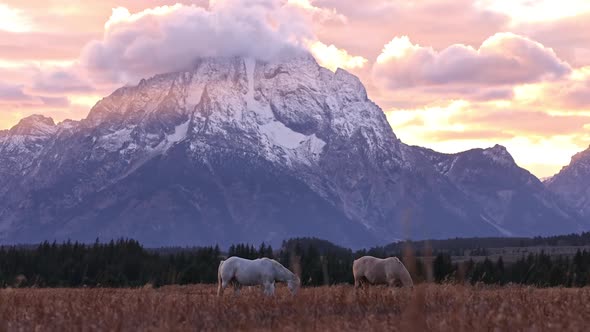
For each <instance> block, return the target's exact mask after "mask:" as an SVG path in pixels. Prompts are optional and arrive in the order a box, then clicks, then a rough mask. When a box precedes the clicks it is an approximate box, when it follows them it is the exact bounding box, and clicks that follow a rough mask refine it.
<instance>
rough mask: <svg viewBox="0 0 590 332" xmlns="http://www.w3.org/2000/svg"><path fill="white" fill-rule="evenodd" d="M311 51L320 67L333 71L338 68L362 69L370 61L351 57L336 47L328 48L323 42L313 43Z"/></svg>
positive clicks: (310, 47)
mask: <svg viewBox="0 0 590 332" xmlns="http://www.w3.org/2000/svg"><path fill="white" fill-rule="evenodd" d="M309 49H310V51H311V54H313V56H314V57H315V59H316V60H317V61H318V63H319V64H320V65H322V66H324V67H326V68H328V69H330V70H332V71H335V70H336V69H337V68H343V69H355V68H362V67H363V66H364V65H365V64H366V63H367V61H368V60H367V59H365V58H363V57H362V56H354V55H350V54H348V52H347V51H346V50H342V49H339V48H337V47H336V46H334V45H330V46H328V45H326V44H324V43H322V42H321V41H316V42H314V43H311V44H310V45H309Z"/></svg>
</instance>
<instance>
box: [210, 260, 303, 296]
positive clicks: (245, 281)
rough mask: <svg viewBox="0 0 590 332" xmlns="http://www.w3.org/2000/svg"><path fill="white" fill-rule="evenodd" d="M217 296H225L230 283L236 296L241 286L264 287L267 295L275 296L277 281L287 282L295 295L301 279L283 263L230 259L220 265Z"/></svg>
mask: <svg viewBox="0 0 590 332" xmlns="http://www.w3.org/2000/svg"><path fill="white" fill-rule="evenodd" d="M217 279H218V287H217V296H221V295H223V290H224V289H225V287H227V286H228V285H229V284H230V283H233V285H234V292H235V294H239V292H240V285H243V286H256V285H262V287H263V292H264V294H266V295H274V291H275V281H278V282H286V283H287V285H288V287H289V290H290V291H291V293H292V294H293V295H295V293H297V289H298V288H299V284H300V282H299V278H298V277H297V276H296V275H295V274H294V273H293V272H291V271H289V270H288V269H287V268H286V267H284V266H283V265H281V263H279V262H277V261H275V260H274V259H269V258H259V259H254V260H250V259H244V258H240V257H230V258H228V259H226V260H224V261H221V263H219V269H218V271H217Z"/></svg>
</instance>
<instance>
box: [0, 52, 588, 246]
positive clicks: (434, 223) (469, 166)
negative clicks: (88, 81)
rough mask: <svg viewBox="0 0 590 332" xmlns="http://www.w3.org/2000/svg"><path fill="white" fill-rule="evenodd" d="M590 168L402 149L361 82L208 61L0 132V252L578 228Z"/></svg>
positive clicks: (282, 66)
mask: <svg viewBox="0 0 590 332" xmlns="http://www.w3.org/2000/svg"><path fill="white" fill-rule="evenodd" d="M585 153H586V157H584V158H585V159H586V160H588V159H590V158H588V155H590V153H588V152H585ZM583 154H584V153H583ZM581 158H582V157H580V158H578V159H581ZM585 165H586V166H575V165H574V163H572V165H570V166H569V167H568V168H566V169H564V170H563V171H562V172H561V173H560V174H559V175H557V176H555V177H554V178H553V179H551V181H550V182H549V183H548V184H547V187H546V186H545V185H543V183H541V181H540V180H538V179H537V178H536V177H535V176H533V175H531V174H530V173H529V172H528V171H526V170H524V169H522V168H520V167H518V166H517V165H516V164H515V162H514V160H513V159H512V157H511V156H510V154H509V153H508V152H507V151H506V149H505V148H504V147H502V146H499V145H496V146H494V147H492V148H489V149H474V150H469V151H465V152H462V153H458V154H442V153H438V152H435V151H432V150H429V149H425V148H421V147H416V146H409V145H406V144H404V143H402V142H401V141H400V140H399V139H398V138H397V137H396V136H395V134H394V133H393V131H392V130H391V127H390V125H389V123H388V122H387V120H386V118H385V114H384V113H383V111H382V110H381V109H380V108H379V107H378V106H377V105H375V104H374V103H373V102H372V101H370V100H369V99H368V98H367V93H366V91H365V88H364V86H363V84H362V83H361V82H360V81H359V79H358V78H357V77H355V76H353V75H351V74H350V73H348V72H346V71H344V70H341V69H338V70H337V71H336V72H335V73H334V72H331V71H330V70H328V69H325V68H322V67H320V66H319V65H318V64H317V63H316V62H315V60H314V59H313V57H311V56H299V57H293V58H288V59H283V60H281V61H276V62H260V61H254V60H252V59H243V58H206V59H201V60H199V61H197V62H196V63H195V65H194V67H192V68H190V69H188V70H186V71H182V72H174V73H167V74H163V75H158V76H155V77H153V78H150V79H147V80H142V81H141V82H140V83H139V84H138V85H137V86H133V87H123V88H120V89H118V90H117V91H115V92H114V93H113V94H111V95H110V96H108V97H106V98H103V99H102V100H101V101H100V102H98V103H97V104H96V105H95V106H94V107H93V108H92V109H91V111H90V113H89V114H88V116H87V118H86V119H83V120H81V121H64V122H61V123H59V124H55V123H54V121H53V120H52V119H50V118H47V117H43V116H40V115H34V116H30V117H28V118H25V119H22V120H21V121H20V122H19V123H18V124H17V125H16V126H14V127H13V128H12V129H10V130H8V131H0V198H1V199H0V242H1V243H31V242H37V241H42V240H46V239H47V240H53V239H57V240H65V239H75V240H82V241H93V240H94V239H96V238H97V237H99V238H101V239H110V238H115V237H131V238H134V239H137V240H139V241H140V242H142V243H144V244H145V245H147V246H166V245H204V244H214V243H219V244H229V243H237V242H255V243H259V242H262V241H266V242H269V243H278V242H280V241H281V240H283V239H285V238H290V237H297V236H316V237H320V238H324V239H327V240H330V241H333V242H336V243H339V244H342V245H345V246H352V247H360V246H370V245H375V244H383V243H389V242H392V241H395V240H397V239H402V238H407V237H411V238H414V239H422V238H449V237H458V236H534V235H550V234H563V233H571V232H579V231H582V230H587V229H589V228H590V218H589V211H590V203H589V202H590V199H589V197H590V195H589V191H588V189H587V188H588V185H586V186H584V185H583V184H584V183H586V184H588V182H587V181H588V179H590V177H588V172H589V169H590V167H588V165H590V163H588V162H586V163H585ZM567 169H574V170H573V171H571V172H570V171H566V170H567ZM562 173H563V175H562ZM580 176H581V177H582V178H583V179H584V180H586V182H583V181H582V180H579V179H576V177H580ZM568 181H569V182H568ZM570 183H576V185H579V186H578V187H576V188H578V189H579V190H577V191H576V190H574V189H573V188H572V187H571V186H570ZM549 189H550V190H549ZM584 190H585V198H584V199H582V198H580V197H579V193H580V192H584Z"/></svg>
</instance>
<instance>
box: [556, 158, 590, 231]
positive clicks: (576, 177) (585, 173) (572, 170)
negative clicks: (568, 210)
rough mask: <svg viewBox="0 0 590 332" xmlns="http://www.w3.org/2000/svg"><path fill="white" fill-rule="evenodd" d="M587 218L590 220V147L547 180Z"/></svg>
mask: <svg viewBox="0 0 590 332" xmlns="http://www.w3.org/2000/svg"><path fill="white" fill-rule="evenodd" d="M545 185H546V186H547V188H549V190H551V191H552V192H554V193H557V194H558V195H559V196H561V197H562V198H563V200H565V201H566V202H567V203H568V204H569V205H570V206H572V207H573V208H574V210H575V211H576V212H578V213H579V214H580V215H581V216H582V217H583V218H584V219H585V220H590V147H588V149H587V150H585V151H582V152H580V153H578V154H576V155H575V156H573V157H572V161H571V162H570V164H569V165H568V166H565V167H564V168H562V169H561V171H560V172H559V173H557V174H556V175H555V176H553V177H551V178H550V179H548V180H546V181H545Z"/></svg>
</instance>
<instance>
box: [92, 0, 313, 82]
mask: <svg viewBox="0 0 590 332" xmlns="http://www.w3.org/2000/svg"><path fill="white" fill-rule="evenodd" d="M304 13H305V8H301V7H294V6H292V5H289V4H288V3H286V4H285V3H283V2H282V1H279V0H223V1H221V0H217V1H212V2H211V3H210V6H209V9H204V8H202V7H198V6H192V5H191V6H185V5H181V4H176V5H174V6H162V7H155V8H151V9H146V10H143V11H141V12H138V13H135V14H131V13H130V12H129V11H128V10H127V9H126V8H121V7H120V8H116V9H114V10H113V13H112V15H111V17H110V19H109V20H108V21H107V23H106V24H105V32H104V37H103V39H102V40H96V41H93V42H91V43H90V44H88V45H87V46H86V47H85V49H84V51H83V53H82V59H81V60H82V65H84V66H86V67H87V68H88V69H89V70H90V72H91V73H92V74H94V75H96V76H100V77H101V78H102V79H105V80H110V81H119V82H125V83H126V82H128V81H133V80H136V79H138V78H142V77H145V76H149V75H152V74H155V73H161V72H167V71H174V70H178V69H181V68H186V67H188V66H189V65H190V64H191V63H193V61H194V60H195V59H196V58H197V57H210V56H244V57H254V58H257V59H262V60H269V59H271V58H273V57H277V56H281V55H283V54H291V53H293V52H298V51H301V50H303V49H304V46H305V44H306V42H307V41H308V40H313V38H314V35H313V33H312V31H311V29H310V25H309V20H310V19H311V18H309V17H306V16H305V15H304Z"/></svg>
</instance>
